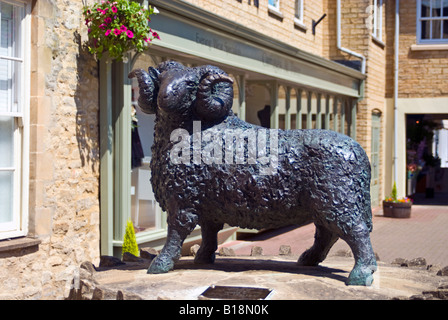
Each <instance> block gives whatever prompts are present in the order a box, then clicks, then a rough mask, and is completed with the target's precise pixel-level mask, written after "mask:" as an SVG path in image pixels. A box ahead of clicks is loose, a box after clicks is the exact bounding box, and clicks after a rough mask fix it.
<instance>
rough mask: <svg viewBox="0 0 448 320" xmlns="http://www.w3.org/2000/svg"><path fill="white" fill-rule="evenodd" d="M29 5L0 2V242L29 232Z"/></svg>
mask: <svg viewBox="0 0 448 320" xmlns="http://www.w3.org/2000/svg"><path fill="white" fill-rule="evenodd" d="M25 18H26V6H25V3H24V2H19V1H8V2H6V1H0V239H5V238H11V237H17V236H23V235H25V234H26V231H27V224H26V221H27V216H26V208H27V204H26V203H27V200H28V199H27V197H26V194H27V192H26V190H27V188H28V185H27V183H26V181H27V179H28V177H27V173H26V172H27V171H26V170H25V164H26V161H27V159H28V157H27V154H26V148H25V146H26V145H27V143H28V140H29V139H28V138H27V134H28V130H29V128H28V127H29V125H28V118H27V114H28V112H27V108H28V107H27V105H28V104H27V100H28V99H27V96H26V94H27V92H28V90H27V85H26V84H27V82H28V81H27V79H26V78H25V69H26V66H27V65H26V59H25V54H24V51H25V50H24V47H25V39H26V34H25V31H26V27H25Z"/></svg>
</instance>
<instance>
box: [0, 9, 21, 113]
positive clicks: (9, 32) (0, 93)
mask: <svg viewBox="0 0 448 320" xmlns="http://www.w3.org/2000/svg"><path fill="white" fill-rule="evenodd" d="M23 14H24V11H23V7H19V6H13V5H11V4H5V3H2V2H0V16H1V20H0V55H2V56H6V57H13V58H21V46H20V43H21V41H20V24H21V21H22V18H23ZM20 68H21V62H14V61H11V60H4V59H2V60H0V112H8V111H10V112H19V111H20V110H19V105H20V103H19V102H20V101H18V97H19V96H20V92H19V86H18V83H19V75H20Z"/></svg>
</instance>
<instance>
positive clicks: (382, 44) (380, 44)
mask: <svg viewBox="0 0 448 320" xmlns="http://www.w3.org/2000/svg"><path fill="white" fill-rule="evenodd" d="M372 41H373V42H374V43H375V44H377V45H378V46H379V47H380V48H381V49H384V48H385V47H386V44H385V43H384V42H383V41H381V40H380V39H378V38H377V37H375V36H374V35H372Z"/></svg>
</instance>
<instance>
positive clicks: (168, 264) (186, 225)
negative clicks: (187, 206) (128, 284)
mask: <svg viewBox="0 0 448 320" xmlns="http://www.w3.org/2000/svg"><path fill="white" fill-rule="evenodd" d="M197 221H198V219H197V215H196V214H194V213H191V212H188V211H180V212H179V213H178V214H177V215H175V216H174V215H170V213H169V212H168V236H167V239H166V242H165V245H164V247H163V249H162V251H161V252H160V254H159V255H158V256H157V257H156V258H155V259H154V260H153V261H152V263H151V265H150V266H149V268H148V273H165V272H168V271H170V270H172V269H173V267H174V263H175V262H176V261H177V260H179V258H180V256H181V249H182V244H183V242H184V240H185V238H186V237H187V236H188V235H189V234H190V233H191V231H193V229H194V228H195V226H196V224H197Z"/></svg>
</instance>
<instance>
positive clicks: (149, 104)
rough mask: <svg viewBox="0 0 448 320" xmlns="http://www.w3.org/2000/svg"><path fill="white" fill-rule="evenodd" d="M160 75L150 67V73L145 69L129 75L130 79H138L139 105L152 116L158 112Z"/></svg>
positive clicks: (134, 71)
mask: <svg viewBox="0 0 448 320" xmlns="http://www.w3.org/2000/svg"><path fill="white" fill-rule="evenodd" d="M159 74H160V73H159V71H158V70H157V69H155V68H153V67H149V68H148V72H146V71H145V70H143V69H136V70H133V71H132V72H131V73H129V75H128V78H137V81H138V87H139V93H140V97H139V98H138V105H139V107H140V108H141V110H142V111H143V112H145V113H149V114H152V113H155V112H156V108H157V95H158V93H159Z"/></svg>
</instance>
